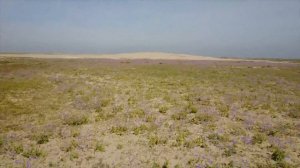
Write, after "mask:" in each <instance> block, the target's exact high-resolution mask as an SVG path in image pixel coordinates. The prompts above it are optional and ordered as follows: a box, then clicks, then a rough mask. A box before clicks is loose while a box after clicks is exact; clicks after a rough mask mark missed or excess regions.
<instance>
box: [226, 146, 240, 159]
mask: <svg viewBox="0 0 300 168" xmlns="http://www.w3.org/2000/svg"><path fill="white" fill-rule="evenodd" d="M236 153H237V151H236V149H235V147H229V148H227V149H225V151H224V153H223V154H224V156H226V157H229V156H232V155H234V154H236Z"/></svg>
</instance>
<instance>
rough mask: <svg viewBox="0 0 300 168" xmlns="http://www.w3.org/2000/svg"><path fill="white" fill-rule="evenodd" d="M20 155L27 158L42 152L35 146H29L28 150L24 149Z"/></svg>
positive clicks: (37, 155)
mask: <svg viewBox="0 0 300 168" xmlns="http://www.w3.org/2000/svg"><path fill="white" fill-rule="evenodd" d="M22 155H23V156H24V157H27V158H31V157H34V158H35V157H40V156H42V155H43V152H42V151H41V150H40V149H38V148H35V147H31V148H30V149H29V150H25V151H24V152H23V153H22Z"/></svg>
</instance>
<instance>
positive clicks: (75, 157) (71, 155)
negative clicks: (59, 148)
mask: <svg viewBox="0 0 300 168" xmlns="http://www.w3.org/2000/svg"><path fill="white" fill-rule="evenodd" d="M78 158H79V154H78V153H77V152H75V151H72V152H71V153H70V160H74V159H78Z"/></svg>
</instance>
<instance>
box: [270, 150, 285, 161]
mask: <svg viewBox="0 0 300 168" xmlns="http://www.w3.org/2000/svg"><path fill="white" fill-rule="evenodd" d="M284 158H285V152H284V151H283V150H281V149H278V148H276V149H275V151H274V152H273V153H272V159H273V160H275V161H282V160H283V159H284Z"/></svg>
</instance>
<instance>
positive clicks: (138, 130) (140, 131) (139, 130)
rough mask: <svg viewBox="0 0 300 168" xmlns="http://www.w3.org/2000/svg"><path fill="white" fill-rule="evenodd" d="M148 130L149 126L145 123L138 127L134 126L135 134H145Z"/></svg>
mask: <svg viewBox="0 0 300 168" xmlns="http://www.w3.org/2000/svg"><path fill="white" fill-rule="evenodd" d="M148 130H149V128H148V127H147V126H146V125H145V124H142V125H140V126H138V127H134V128H133V134H134V135H139V134H143V133H145V132H146V131H148Z"/></svg>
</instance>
